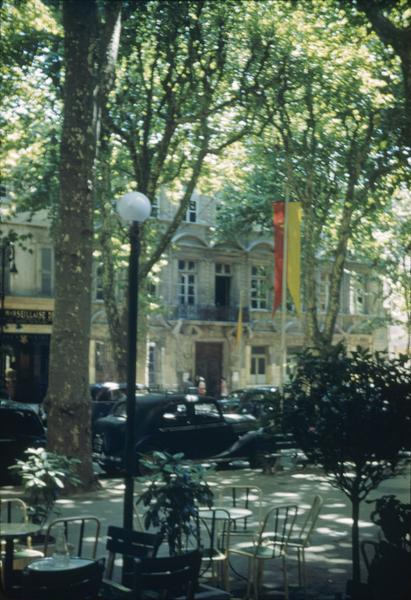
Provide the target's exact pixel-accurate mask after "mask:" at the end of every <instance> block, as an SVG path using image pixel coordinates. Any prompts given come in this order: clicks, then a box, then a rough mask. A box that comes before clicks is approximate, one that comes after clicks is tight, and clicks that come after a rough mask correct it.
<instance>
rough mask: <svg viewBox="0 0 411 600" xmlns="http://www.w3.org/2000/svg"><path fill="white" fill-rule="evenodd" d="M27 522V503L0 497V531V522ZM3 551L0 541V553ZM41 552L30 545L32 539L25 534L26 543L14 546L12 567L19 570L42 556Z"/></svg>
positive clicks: (17, 499)
mask: <svg viewBox="0 0 411 600" xmlns="http://www.w3.org/2000/svg"><path fill="white" fill-rule="evenodd" d="M2 522H3V523H28V522H29V516H28V508H27V504H26V503H25V502H24V501H23V500H21V499H20V498H1V499H0V532H1V523H2ZM3 553H4V544H3V542H1V551H0V555H1V556H2V555H3ZM43 556H44V554H43V552H41V551H40V550H37V549H34V548H33V547H32V540H31V537H30V536H27V539H26V544H25V545H23V546H22V545H21V544H18V543H17V545H16V546H15V549H14V553H13V569H15V570H16V571H21V570H22V569H24V567H26V566H27V565H28V564H29V563H30V562H31V561H33V560H36V559H37V558H42V557H43Z"/></svg>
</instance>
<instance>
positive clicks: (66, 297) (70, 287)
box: [47, 0, 97, 488]
mask: <svg viewBox="0 0 411 600" xmlns="http://www.w3.org/2000/svg"><path fill="white" fill-rule="evenodd" d="M63 25H64V32H65V42H64V56H65V89H64V121H63V131H62V139H61V149H60V202H59V207H58V219H57V225H56V234H55V236H56V237H55V257H56V261H55V262H56V269H55V309H54V321H53V335H52V340H51V352H50V374H49V388H48V396H47V406H48V442H47V443H48V447H49V448H50V450H53V451H55V452H58V453H61V454H66V455H68V456H71V457H75V458H78V459H80V461H81V462H80V464H79V466H78V474H79V476H80V478H81V481H82V485H83V486H84V487H86V488H87V487H90V486H91V484H92V482H93V481H94V475H93V469H92V463H91V419H90V412H91V405H90V392H89V377H88V365H89V331H90V313H91V273H92V233H93V202H92V191H93V190H92V184H93V165H94V159H95V150H96V134H95V131H96V130H95V122H94V117H95V103H94V86H95V77H94V59H95V41H96V37H95V35H96V29H97V6H96V2H95V0H88V1H87V2H75V1H71V0H68V1H67V0H66V2H64V3H63Z"/></svg>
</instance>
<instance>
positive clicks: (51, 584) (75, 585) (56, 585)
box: [22, 559, 104, 600]
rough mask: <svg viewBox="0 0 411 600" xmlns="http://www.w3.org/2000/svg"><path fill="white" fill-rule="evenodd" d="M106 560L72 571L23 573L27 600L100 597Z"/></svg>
mask: <svg viewBox="0 0 411 600" xmlns="http://www.w3.org/2000/svg"><path fill="white" fill-rule="evenodd" d="M103 570H104V559H100V560H95V561H90V562H89V563H88V564H85V565H84V566H81V567H77V568H76V569H70V570H66V571H65V570H56V571H34V570H31V569H25V570H24V572H23V595H22V598H24V600H73V599H74V598H75V600H97V598H98V593H99V589H100V584H101V579H102V576H103Z"/></svg>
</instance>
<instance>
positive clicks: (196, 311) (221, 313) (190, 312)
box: [169, 304, 250, 323]
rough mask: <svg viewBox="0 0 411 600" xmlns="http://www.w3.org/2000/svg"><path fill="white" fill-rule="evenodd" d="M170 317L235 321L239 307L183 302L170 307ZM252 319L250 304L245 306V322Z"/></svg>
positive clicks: (191, 319) (172, 318) (190, 319)
mask: <svg viewBox="0 0 411 600" xmlns="http://www.w3.org/2000/svg"><path fill="white" fill-rule="evenodd" d="M169 319H171V320H174V319H186V320H189V321H220V322H221V321H225V322H228V323H230V322H232V323H235V322H237V320H238V308H237V307H234V306H198V305H192V306H191V305H186V304H181V305H179V306H173V307H171V308H170V316H169ZM249 320H250V311H249V308H248V306H247V307H244V308H243V322H244V323H248V322H249Z"/></svg>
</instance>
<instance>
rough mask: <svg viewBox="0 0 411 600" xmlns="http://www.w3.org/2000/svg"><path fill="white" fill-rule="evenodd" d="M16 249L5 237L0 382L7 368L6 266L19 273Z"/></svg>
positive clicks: (10, 271)
mask: <svg viewBox="0 0 411 600" xmlns="http://www.w3.org/2000/svg"><path fill="white" fill-rule="evenodd" d="M15 258H16V251H15V248H14V244H13V242H11V241H10V240H9V239H7V238H4V239H3V241H2V243H1V291H0V352H1V355H0V383H1V384H2V383H3V381H4V370H5V354H4V343H3V333H4V326H5V324H6V317H5V308H4V301H5V298H6V268H7V267H8V272H9V273H10V274H12V275H15V274H16V273H17V268H16V262H15Z"/></svg>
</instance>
